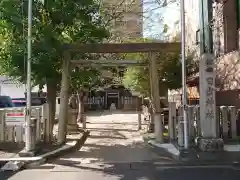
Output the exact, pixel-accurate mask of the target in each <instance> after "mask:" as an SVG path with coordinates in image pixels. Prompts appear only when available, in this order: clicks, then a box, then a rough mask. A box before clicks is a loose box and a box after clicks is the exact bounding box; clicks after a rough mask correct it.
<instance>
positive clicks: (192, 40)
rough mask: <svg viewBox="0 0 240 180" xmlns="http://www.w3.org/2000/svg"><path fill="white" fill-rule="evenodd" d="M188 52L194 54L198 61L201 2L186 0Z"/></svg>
mask: <svg viewBox="0 0 240 180" xmlns="http://www.w3.org/2000/svg"><path fill="white" fill-rule="evenodd" d="M185 12H186V13H185V22H186V27H185V28H186V34H185V35H186V51H187V52H194V53H195V55H196V58H197V59H198V56H199V51H200V47H199V45H197V44H196V38H197V37H196V32H197V30H198V29H199V2H198V1H197V0H185Z"/></svg>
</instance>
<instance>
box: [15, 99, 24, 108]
mask: <svg viewBox="0 0 240 180" xmlns="http://www.w3.org/2000/svg"><path fill="white" fill-rule="evenodd" d="M12 102H13V104H14V105H15V107H24V106H26V100H25V98H13V99H12Z"/></svg>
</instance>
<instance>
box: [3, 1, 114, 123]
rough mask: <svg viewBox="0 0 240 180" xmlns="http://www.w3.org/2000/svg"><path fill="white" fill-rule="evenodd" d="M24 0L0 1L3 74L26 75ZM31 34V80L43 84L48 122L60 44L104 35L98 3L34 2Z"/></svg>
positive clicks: (58, 70)
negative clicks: (46, 100) (47, 109)
mask: <svg viewBox="0 0 240 180" xmlns="http://www.w3.org/2000/svg"><path fill="white" fill-rule="evenodd" d="M27 2H28V1H27V0H22V2H19V1H15V0H7V1H5V0H3V1H1V2H0V11H1V17H0V25H1V27H2V28H1V31H0V36H1V38H3V41H4V43H1V52H0V59H1V66H2V69H3V71H4V73H5V74H7V75H9V76H14V77H20V78H21V80H22V81H25V79H26V77H25V75H26V65H25V64H26V63H25V62H26V52H27V51H26V44H27V43H26V37H27V35H26V32H27V5H28V3H27ZM32 19H33V29H32V32H33V36H32V59H31V60H32V80H33V81H34V83H35V84H46V85H47V92H48V93H47V94H48V95H47V98H48V102H49V108H50V111H49V112H51V113H50V114H51V115H50V119H51V120H52V122H53V121H54V117H55V99H56V91H57V87H59V85H60V80H61V76H60V73H61V59H62V52H63V51H64V49H63V46H62V44H63V43H96V42H100V41H102V40H103V39H104V38H107V37H108V35H109V33H108V31H107V30H106V28H105V26H104V22H103V20H102V17H101V13H100V5H99V4H98V3H97V2H96V1H95V0H82V1H77V0H45V1H44V4H43V3H42V2H40V1H34V4H33V18H32Z"/></svg>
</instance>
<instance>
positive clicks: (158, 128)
mask: <svg viewBox="0 0 240 180" xmlns="http://www.w3.org/2000/svg"><path fill="white" fill-rule="evenodd" d="M156 55H157V54H156V53H149V63H150V74H151V76H150V78H152V97H153V98H152V101H153V115H154V129H155V136H156V140H157V141H158V142H159V143H164V139H163V123H162V118H161V106H160V96H159V79H158V73H157V63H156Z"/></svg>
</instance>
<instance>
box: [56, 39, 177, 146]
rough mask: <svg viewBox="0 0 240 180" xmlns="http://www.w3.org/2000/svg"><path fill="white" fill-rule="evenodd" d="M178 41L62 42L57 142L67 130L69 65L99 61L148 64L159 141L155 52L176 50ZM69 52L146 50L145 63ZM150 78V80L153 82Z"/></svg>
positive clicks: (108, 63)
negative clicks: (78, 57)
mask: <svg viewBox="0 0 240 180" xmlns="http://www.w3.org/2000/svg"><path fill="white" fill-rule="evenodd" d="M180 47H181V46H180V43H125V44H65V45H64V50H65V51H64V53H63V59H62V82H61V92H60V98H61V100H60V114H59V131H58V143H59V144H61V143H64V142H65V140H66V133H67V123H66V121H67V115H68V99H69V94H68V89H69V81H70V66H71V65H81V64H85V65H86V64H88V65H89V64H90V63H94V64H102V65H106V66H110V65H115V66H116V65H117V66H121V65H134V66H146V65H149V73H150V89H151V91H150V92H151V99H152V103H153V110H154V111H153V117H154V122H155V134H156V139H157V140H158V141H159V142H160V143H163V127H162V126H163V125H162V121H161V107H160V96H159V80H158V76H157V68H156V55H157V53H158V52H180ZM71 53H148V54H149V64H147V63H143V62H141V61H140V60H139V61H129V60H115V61H111V62H110V61H109V60H74V59H72V57H71ZM153 82H154V83H153Z"/></svg>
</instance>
